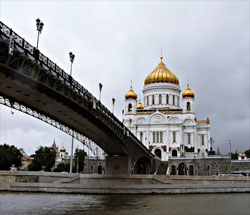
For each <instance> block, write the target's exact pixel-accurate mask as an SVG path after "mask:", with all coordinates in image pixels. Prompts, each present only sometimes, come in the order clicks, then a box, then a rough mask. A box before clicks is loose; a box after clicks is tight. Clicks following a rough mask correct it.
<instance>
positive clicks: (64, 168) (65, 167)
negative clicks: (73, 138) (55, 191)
mask: <svg viewBox="0 0 250 215" xmlns="http://www.w3.org/2000/svg"><path fill="white" fill-rule="evenodd" d="M69 170H70V163H69V162H62V163H59V164H58V166H57V167H56V168H55V169H54V171H53V172H69ZM73 172H75V167H74V166H73Z"/></svg>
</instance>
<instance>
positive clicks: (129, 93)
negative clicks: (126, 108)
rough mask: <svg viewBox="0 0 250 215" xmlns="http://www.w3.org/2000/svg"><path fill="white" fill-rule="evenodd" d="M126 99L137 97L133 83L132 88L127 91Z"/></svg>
mask: <svg viewBox="0 0 250 215" xmlns="http://www.w3.org/2000/svg"><path fill="white" fill-rule="evenodd" d="M125 99H135V100H136V99H137V95H136V93H135V91H134V90H133V89H132V83H131V85H130V90H129V91H128V92H127V93H126V95H125Z"/></svg>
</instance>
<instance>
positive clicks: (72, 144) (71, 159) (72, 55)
mask: <svg viewBox="0 0 250 215" xmlns="http://www.w3.org/2000/svg"><path fill="white" fill-rule="evenodd" d="M69 59H70V76H71V77H72V65H73V62H74V59H75V55H74V54H73V53H72V52H70V53H69ZM73 134H74V131H72V143H71V156H70V169H69V172H70V173H72V169H73V147H74V135H73Z"/></svg>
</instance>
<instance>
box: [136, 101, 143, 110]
mask: <svg viewBox="0 0 250 215" xmlns="http://www.w3.org/2000/svg"><path fill="white" fill-rule="evenodd" d="M136 108H137V109H140V110H141V109H144V106H143V104H142V103H141V101H140V99H139V102H138V103H137V106H136Z"/></svg>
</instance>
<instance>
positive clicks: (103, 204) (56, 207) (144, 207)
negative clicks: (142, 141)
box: [0, 193, 250, 215]
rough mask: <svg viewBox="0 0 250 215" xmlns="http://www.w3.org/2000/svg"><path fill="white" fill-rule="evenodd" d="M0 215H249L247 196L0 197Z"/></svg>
mask: <svg viewBox="0 0 250 215" xmlns="http://www.w3.org/2000/svg"><path fill="white" fill-rule="evenodd" d="M0 214H1V215H2V214H3V215H17V214H18V215H30V214H36V215H41V214H43V215H54V214H66V215H69V214H74V215H77V214H84V215H97V214H101V215H114V214H119V215H120V214H121V215H133V214H136V215H140V214H142V215H167V214H171V215H172V214H178V215H179V214H180V215H182V214H184V215H189V214H190V215H196V214H197V215H203V214H205V215H209V214H218V215H223V214H227V215H231V214H232V215H245V214H246V215H250V193H246V194H178V195H77V194H75V195H72V194H38V193H33V194H31V193H0Z"/></svg>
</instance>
